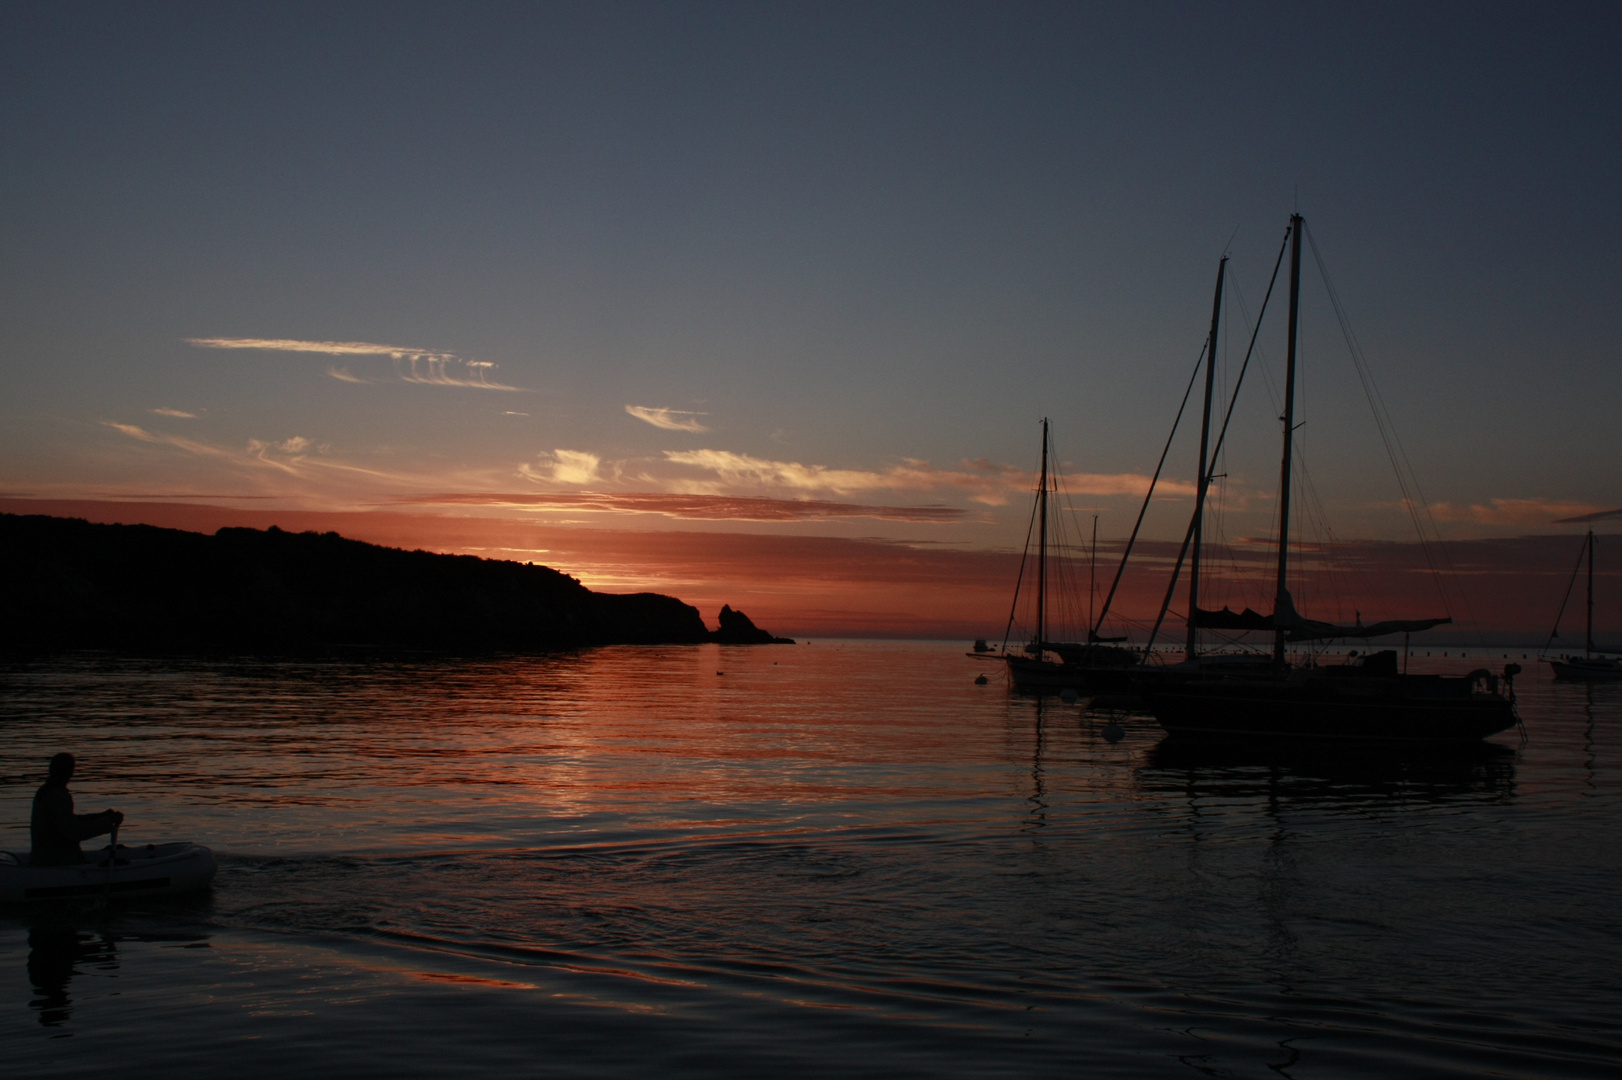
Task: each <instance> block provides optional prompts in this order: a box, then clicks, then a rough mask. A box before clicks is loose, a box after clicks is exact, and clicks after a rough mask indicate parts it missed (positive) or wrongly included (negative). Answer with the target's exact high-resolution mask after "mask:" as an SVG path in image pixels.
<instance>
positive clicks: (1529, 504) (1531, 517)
mask: <svg viewBox="0 0 1622 1080" xmlns="http://www.w3.org/2000/svg"><path fill="white" fill-rule="evenodd" d="M1619 513H1622V512H1619V511H1615V510H1612V511H1603V510H1600V508H1599V507H1597V506H1594V505H1593V504H1592V503H1577V502H1563V501H1560V500H1558V499H1540V498H1533V499H1489V500H1488V501H1487V502H1485V503H1472V504H1471V505H1469V506H1459V505H1456V504H1453V503H1434V504H1432V506H1431V514H1432V515H1433V516H1434V517H1435V518H1436V519H1437V520H1438V521H1468V522H1473V523H1474V524H1477V525H1545V524H1548V523H1550V520H1551V519H1555V520H1554V522H1553V523H1554V524H1556V525H1579V524H1583V523H1586V522H1589V521H1598V520H1601V519H1602V518H1604V517H1607V516H1608V515H1610V514H1619Z"/></svg>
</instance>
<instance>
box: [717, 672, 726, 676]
mask: <svg viewBox="0 0 1622 1080" xmlns="http://www.w3.org/2000/svg"><path fill="white" fill-rule="evenodd" d="M716 674H717V675H725V674H726V672H724V671H717V672H716Z"/></svg>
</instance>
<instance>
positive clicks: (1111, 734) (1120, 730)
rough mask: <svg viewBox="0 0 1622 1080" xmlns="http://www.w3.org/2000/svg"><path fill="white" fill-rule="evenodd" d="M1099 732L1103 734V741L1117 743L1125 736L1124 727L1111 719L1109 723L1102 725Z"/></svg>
mask: <svg viewBox="0 0 1622 1080" xmlns="http://www.w3.org/2000/svg"><path fill="white" fill-rule="evenodd" d="M1101 734H1102V735H1103V736H1104V741H1105V742H1107V743H1118V742H1120V741H1121V740H1122V739H1124V738H1126V728H1124V727H1122V726H1121V725H1120V724H1117V723H1116V722H1115V721H1113V720H1111V721H1110V722H1109V723H1107V724H1105V725H1104V730H1103V732H1102V733H1101Z"/></svg>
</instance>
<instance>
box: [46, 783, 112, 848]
mask: <svg viewBox="0 0 1622 1080" xmlns="http://www.w3.org/2000/svg"><path fill="white" fill-rule="evenodd" d="M45 809H46V818H47V820H48V821H50V823H51V831H52V832H54V833H56V834H57V835H58V836H63V837H66V838H67V839H69V840H72V841H74V842H78V841H80V840H88V839H90V838H91V837H92V836H100V835H101V834H102V833H104V832H111V831H112V828H113V826H114V825H115V824H117V823H118V822H119V821H122V820H123V817H122V815H120V814H119V813H118V812H117V811H116V810H106V811H103V812H102V813H100V814H75V813H74V812H73V796H72V795H70V794H69V793H68V791H67V789H66V788H63V789H61V790H59V791H53V792H51V794H50V797H49V799H48V801H47V803H46V808H45Z"/></svg>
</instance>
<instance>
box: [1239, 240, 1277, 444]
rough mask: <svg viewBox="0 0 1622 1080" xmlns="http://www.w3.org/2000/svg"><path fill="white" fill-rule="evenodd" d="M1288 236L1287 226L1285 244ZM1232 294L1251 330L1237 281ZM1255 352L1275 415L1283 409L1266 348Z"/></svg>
mask: <svg viewBox="0 0 1622 1080" xmlns="http://www.w3.org/2000/svg"><path fill="white" fill-rule="evenodd" d="M1289 235H1290V230H1289V228H1288V226H1286V227H1285V229H1284V236H1285V240H1286V242H1287V241H1288V239H1289ZM1279 257H1280V258H1281V259H1282V258H1283V255H1282V254H1281V255H1280V256H1279ZM1276 272H1277V271H1276V270H1275V273H1276ZM1233 292H1234V296H1235V297H1236V298H1237V299H1238V301H1239V317H1240V318H1241V319H1244V320H1245V326H1246V327H1247V328H1251V324H1250V309H1249V308H1248V307H1246V306H1245V290H1244V289H1242V288H1240V287H1239V282H1238V281H1237V280H1235V281H1234V283H1233ZM1265 308H1266V304H1265V302H1264V304H1263V309H1264V310H1263V311H1262V312H1259V313H1258V315H1257V317H1258V318H1260V316H1261V315H1262V314H1265ZM1252 329H1253V328H1252ZM1256 351H1257V355H1258V356H1260V357H1261V358H1262V364H1261V367H1260V370H1261V373H1262V383H1263V385H1265V386H1266V387H1267V397H1268V400H1269V401H1270V402H1272V405H1273V411H1274V412H1275V413H1276V412H1280V411H1281V410H1282V409H1283V406H1281V405H1280V404H1279V400H1278V388H1277V387H1276V386H1274V385H1273V377H1272V376H1271V375H1269V374H1268V373H1267V363H1266V361H1267V347H1266V346H1265V345H1258V346H1257V350H1256Z"/></svg>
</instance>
